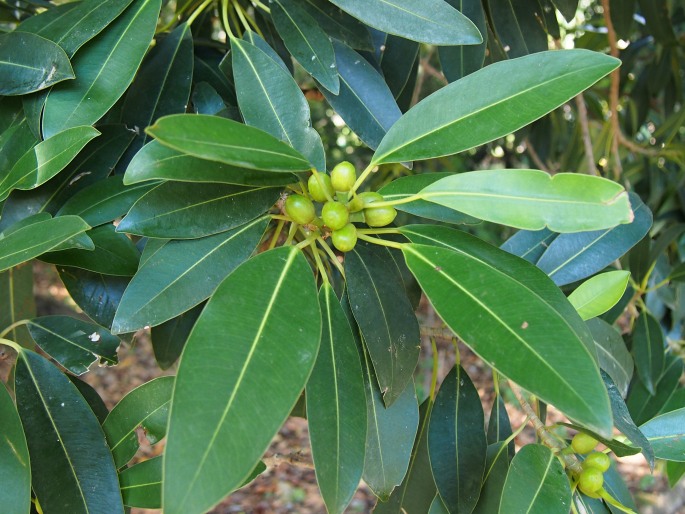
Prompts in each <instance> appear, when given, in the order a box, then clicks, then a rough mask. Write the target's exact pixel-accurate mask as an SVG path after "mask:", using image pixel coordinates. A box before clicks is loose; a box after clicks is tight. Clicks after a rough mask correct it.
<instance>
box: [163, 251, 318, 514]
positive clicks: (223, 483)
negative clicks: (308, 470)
mask: <svg viewBox="0 0 685 514" xmlns="http://www.w3.org/2000/svg"><path fill="white" fill-rule="evenodd" d="M246 290H249V291H250V294H249V295H245V294H244V291H246ZM227 312H230V313H231V314H232V315H231V318H230V319H228V318H227V317H226V313H227ZM284 320H287V323H286V322H285V321H284ZM320 337H321V312H320V309H319V302H318V300H317V291H316V285H315V283H314V277H313V274H312V271H311V268H310V266H309V264H308V263H307V260H306V259H305V258H304V255H303V254H302V252H301V251H300V250H299V249H297V248H295V247H294V246H290V247H280V248H276V249H274V250H270V251H267V252H264V253H261V254H259V255H257V256H256V257H253V258H252V259H250V260H249V261H247V262H245V263H244V264H243V265H241V266H240V267H239V268H237V269H236V270H235V271H234V272H233V273H231V274H230V275H229V276H228V277H227V278H226V280H224V281H223V282H222V283H221V285H220V286H219V287H218V288H217V290H216V291H215V292H214V294H213V296H212V298H211V300H210V301H209V302H208V303H207V306H206V307H205V309H204V310H203V311H202V314H201V315H200V318H199V319H198V321H197V323H196V324H195V327H194V328H193V331H192V333H191V335H190V338H189V339H188V342H187V343H186V347H185V348H184V350H183V356H182V357H181V365H180V367H179V370H178V375H177V377H176V385H175V387H174V393H173V400H172V408H171V414H170V422H169V423H170V424H169V437H168V442H167V446H166V451H165V457H164V486H163V506H164V511H165V512H166V513H167V514H180V513H182V514H201V513H203V512H205V511H207V510H208V509H209V508H211V507H212V506H213V505H214V504H216V503H217V502H218V501H219V500H221V499H222V498H223V497H224V496H225V495H227V494H228V493H229V492H231V491H232V490H233V489H235V488H236V487H238V486H239V485H240V484H241V483H242V482H243V480H244V479H245V478H246V477H247V476H248V475H249V474H250V472H251V471H252V469H253V468H254V466H255V465H256V464H257V462H258V461H259V458H260V457H261V456H262V453H263V452H264V450H265V449H266V448H267V446H268V445H269V442H270V441H271V438H272V437H273V435H274V434H275V433H276V431H277V430H278V428H279V427H280V426H281V424H282V423H283V421H284V420H285V419H286V417H287V416H288V413H289V412H290V410H291V409H292V407H293V406H294V405H295V402H296V401H297V399H298V397H299V396H300V392H301V391H302V389H303V387H304V385H305V383H306V381H307V378H308V377H309V374H310V372H311V369H312V367H313V366H314V361H315V359H316V354H317V352H318V347H319V342H320ZM226 341H231V344H230V345H226V344H225V342H226ZM274 363H278V366H276V367H274ZM217 369H220V370H221V372H220V373H216V370H217ZM207 377H212V380H207ZM227 462H230V465H229V466H227V465H226V463H227Z"/></svg>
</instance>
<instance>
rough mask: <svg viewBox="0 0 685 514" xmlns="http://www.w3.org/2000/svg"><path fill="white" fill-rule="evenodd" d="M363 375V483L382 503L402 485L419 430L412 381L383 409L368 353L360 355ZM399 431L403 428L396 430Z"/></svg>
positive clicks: (381, 398)
mask: <svg viewBox="0 0 685 514" xmlns="http://www.w3.org/2000/svg"><path fill="white" fill-rule="evenodd" d="M362 353H363V357H362V358H363V362H362V371H363V372H364V387H365V389H366V415H367V423H368V425H367V430H366V461H365V462H364V475H363V478H364V482H366V484H367V485H368V486H369V488H370V489H371V490H372V491H373V493H374V494H375V495H376V496H378V498H380V500H381V501H387V500H388V499H389V497H390V494H391V493H392V491H393V489H394V488H395V487H396V486H398V485H399V484H401V483H402V480H403V479H404V477H405V475H406V474H407V469H408V468H409V462H410V460H411V454H412V446H413V442H414V439H415V436H416V433H417V429H418V426H419V407H418V405H417V400H416V392H415V391H414V381H413V380H411V381H410V382H409V383H408V384H407V387H406V388H405V389H404V391H403V392H402V394H401V395H400V397H399V398H397V400H396V401H395V402H394V403H393V404H392V405H390V406H389V407H386V406H385V404H384V403H383V397H382V395H381V391H380V390H379V389H378V382H377V379H376V376H375V374H374V371H373V367H372V365H371V359H370V358H369V356H368V354H367V352H365V351H363V350H362ZM398 427H402V429H401V430H398Z"/></svg>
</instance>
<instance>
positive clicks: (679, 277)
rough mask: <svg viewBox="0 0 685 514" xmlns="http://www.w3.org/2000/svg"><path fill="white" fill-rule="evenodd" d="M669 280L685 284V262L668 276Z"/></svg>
mask: <svg viewBox="0 0 685 514" xmlns="http://www.w3.org/2000/svg"><path fill="white" fill-rule="evenodd" d="M668 280H672V281H674V282H685V262H683V263H680V264H678V265H677V266H676V267H674V268H673V269H672V270H671V272H670V273H669V274H668Z"/></svg>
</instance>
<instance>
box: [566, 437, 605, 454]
mask: <svg viewBox="0 0 685 514" xmlns="http://www.w3.org/2000/svg"><path fill="white" fill-rule="evenodd" d="M598 444H599V441H598V440H597V439H595V438H594V437H592V436H590V435H587V434H584V433H583V432H578V433H577V434H576V435H574V436H573V439H572V440H571V446H572V447H573V451H574V452H576V453H580V454H585V453H590V452H591V451H592V450H594V449H595V447H596V446H597V445H598Z"/></svg>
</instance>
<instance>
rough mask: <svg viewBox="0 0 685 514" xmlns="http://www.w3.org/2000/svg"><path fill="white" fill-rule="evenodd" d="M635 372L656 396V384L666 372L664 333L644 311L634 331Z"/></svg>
mask: <svg viewBox="0 0 685 514" xmlns="http://www.w3.org/2000/svg"><path fill="white" fill-rule="evenodd" d="M632 340H633V356H634V360H635V370H636V371H637V374H638V376H639V377H640V380H641V381H642V383H643V384H644V386H645V387H646V388H647V391H649V392H650V394H652V395H655V394H656V384H657V381H658V380H659V377H660V376H661V372H662V371H663V370H664V349H665V348H664V333H663V331H662V330H661V325H660V324H659V321H658V320H657V319H656V318H655V317H654V316H652V315H651V314H650V313H649V312H647V311H644V312H642V314H640V317H639V318H637V322H636V323H635V329H634V330H633V337H632Z"/></svg>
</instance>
